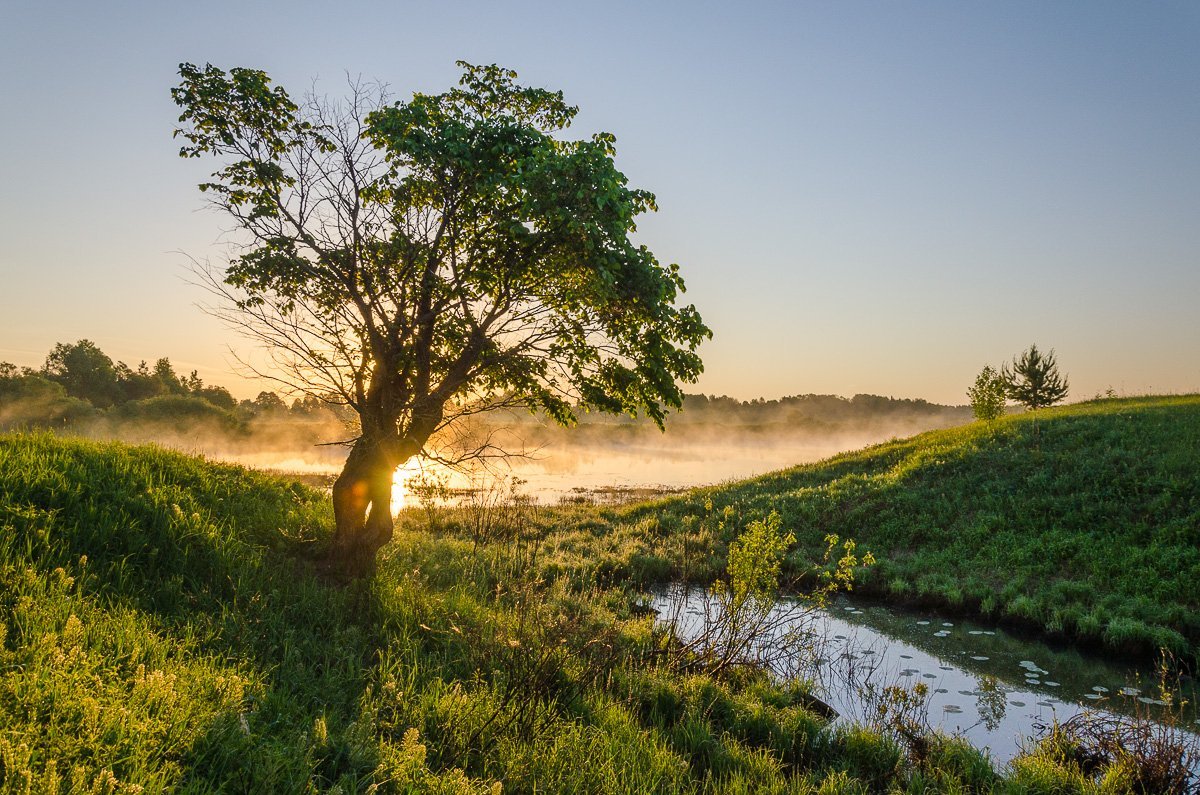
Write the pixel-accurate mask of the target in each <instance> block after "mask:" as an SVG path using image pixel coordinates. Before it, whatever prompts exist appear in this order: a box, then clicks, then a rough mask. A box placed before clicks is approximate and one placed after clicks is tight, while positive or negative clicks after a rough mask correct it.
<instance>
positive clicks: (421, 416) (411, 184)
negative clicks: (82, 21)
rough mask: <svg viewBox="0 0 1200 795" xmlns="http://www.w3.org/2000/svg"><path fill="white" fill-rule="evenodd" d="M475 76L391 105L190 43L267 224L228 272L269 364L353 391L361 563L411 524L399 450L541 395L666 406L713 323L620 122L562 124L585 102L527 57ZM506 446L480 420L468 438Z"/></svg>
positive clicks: (228, 179)
mask: <svg viewBox="0 0 1200 795" xmlns="http://www.w3.org/2000/svg"><path fill="white" fill-rule="evenodd" d="M460 66H461V67H462V68H463V76H462V79H461V80H460V85H459V87H457V88H453V89H451V90H449V91H447V92H445V93H442V94H436V95H426V94H416V95H414V96H413V97H412V99H411V100H410V101H408V102H404V103H396V104H394V105H390V106H385V103H384V101H383V96H382V93H381V92H379V91H375V90H370V89H364V88H363V87H362V86H361V85H352V87H351V88H352V90H351V96H350V98H349V100H348V102H346V103H343V104H340V105H339V104H333V103H330V102H327V101H320V100H316V99H309V100H307V101H305V102H304V103H303V105H298V104H297V103H295V102H293V101H292V99H291V98H290V97H289V96H288V94H287V92H285V91H284V90H283V89H282V88H279V87H272V86H271V84H270V80H269V78H268V77H267V75H266V74H265V73H263V72H261V71H256V70H252V69H232V70H230V71H229V72H228V73H226V72H225V71H223V70H221V69H218V68H216V67H213V66H211V65H209V66H206V67H204V68H203V69H201V68H199V67H196V66H193V65H191V64H183V65H182V66H181V67H180V75H181V77H182V82H181V84H180V85H179V86H178V87H177V88H175V89H173V91H172V95H173V97H174V99H175V101H176V103H177V104H178V105H179V106H180V107H181V108H182V110H183V113H182V115H181V116H180V122H181V123H182V125H183V126H181V127H180V129H178V130H176V135H179V136H182V137H183V139H184V140H185V141H186V142H187V143H186V145H185V146H184V147H183V148H182V149H181V151H180V154H181V155H182V156H184V157H200V156H202V155H212V156H216V157H217V158H219V159H220V160H221V161H222V162H223V164H224V165H223V167H222V168H221V169H220V170H218V171H217V172H215V173H214V175H213V180H212V181H211V182H208V183H205V184H204V185H201V190H203V191H205V192H206V193H207V195H208V196H210V197H211V198H212V199H213V202H214V204H215V205H216V206H217V207H218V208H220V209H222V210H223V211H225V212H227V213H228V214H229V215H230V216H232V217H233V219H234V220H235V221H236V223H237V225H238V226H239V227H240V228H241V230H242V231H243V232H244V233H245V249H244V251H243V253H241V254H240V256H237V257H235V258H234V259H233V260H232V261H231V262H230V263H229V265H228V267H227V268H225V269H224V271H223V272H218V271H210V272H209V275H210V281H209V286H210V287H212V288H213V289H215V290H217V291H218V292H220V293H221V294H222V295H223V296H224V298H226V299H227V301H228V303H226V306H227V307H228V309H227V310H225V311H224V312H223V316H224V317H225V318H226V319H227V320H229V321H230V322H231V323H233V324H235V325H236V326H237V327H238V328H240V330H242V331H243V332H245V333H246V334H248V335H249V336H250V337H252V338H253V339H255V340H257V341H259V342H261V343H264V344H265V345H266V346H267V347H268V348H269V349H270V350H272V351H273V354H274V365H275V367H274V368H273V369H268V368H260V373H262V374H265V375H267V376H269V377H272V378H275V379H276V380H278V381H281V382H282V383H283V384H284V385H285V386H286V387H288V388H289V391H291V392H294V393H299V394H304V395H312V396H315V397H318V398H320V399H321V400H324V401H326V402H329V403H334V404H344V405H348V406H350V407H352V408H353V409H354V411H355V412H357V415H358V418H359V432H358V435H357V436H356V437H355V438H354V439H352V440H349V442H348V444H350V445H351V449H350V453H349V455H348V457H347V460H346V465H345V468H344V469H343V471H342V473H341V475H340V476H339V477H338V479H337V481H336V482H335V484H334V487H333V502H334V512H335V516H336V524H337V529H336V535H335V553H334V555H335V559H336V560H337V561H339V563H340V565H343V566H344V568H345V569H346V570H347V571H350V572H352V573H362V572H366V571H369V570H370V569H371V567H372V566H373V565H374V559H375V554H376V552H377V551H378V549H379V548H380V547H382V545H383V544H385V543H387V541H388V540H389V539H390V538H391V535H392V516H391V505H390V502H391V492H392V476H393V473H394V471H395V469H396V468H397V467H398V466H400V465H401V464H403V463H404V462H405V461H406V460H408V459H409V458H411V457H413V456H417V455H425V456H435V455H437V454H438V453H437V451H436V450H434V449H431V446H430V440H431V439H434V440H436V439H437V438H438V436H439V435H441V434H445V433H446V432H448V431H451V430H452V429H453V428H455V427H458V426H459V424H460V423H459V421H460V420H462V419H464V418H465V417H468V416H470V415H472V414H475V413H478V412H480V411H486V410H489V409H493V408H496V407H499V406H512V405H522V406H526V407H529V408H531V409H539V410H542V411H545V412H546V413H547V414H548V415H549V416H550V417H552V418H553V419H555V420H557V421H558V422H560V423H564V424H570V423H572V422H574V420H575V412H576V411H578V410H579V408H580V407H584V408H597V409H600V410H603V411H610V412H625V413H630V414H637V413H644V414H646V415H647V416H649V417H651V418H652V419H653V420H654V421H655V422H656V423H658V424H659V425H660V426H661V424H662V422H663V419H664V415H665V412H666V410H667V409H669V408H678V407H679V406H680V405H681V402H682V397H683V396H682V393H681V391H680V389H679V387H678V384H677V382H679V381H685V382H686V381H694V380H695V379H696V377H697V376H698V375H699V373H700V372H701V369H702V367H701V362H700V358H699V356H698V355H697V354H696V348H697V346H698V345H699V343H700V342H701V341H702V340H704V339H706V338H708V337H709V336H710V332H709V330H708V329H707V328H706V327H705V325H704V324H703V322H702V321H701V319H700V316H699V314H698V313H697V312H696V310H695V309H694V308H693V307H691V306H682V307H680V306H676V299H677V297H678V295H679V294H680V293H681V292H682V290H683V282H682V280H681V278H680V276H679V273H678V269H677V268H676V267H675V266H674V265H670V266H663V265H661V264H659V262H658V260H657V259H656V258H655V257H654V255H653V254H652V253H651V252H650V251H649V250H648V249H647V248H646V247H645V246H639V245H636V244H634V243H633V242H632V241H631V240H630V237H629V236H630V234H631V233H632V232H633V231H634V230H635V228H636V227H635V224H634V219H635V218H636V216H638V215H639V214H641V213H642V212H645V211H647V210H652V209H655V202H654V197H653V195H652V194H650V193H648V192H646V191H642V190H635V189H631V188H629V187H628V186H627V184H626V178H625V176H624V175H623V174H621V172H619V171H618V170H617V169H616V167H615V165H614V162H613V158H614V155H615V146H614V144H615V138H614V137H613V136H612V135H610V134H607V133H598V134H595V135H593V136H591V138H589V139H585V140H566V139H564V138H562V137H561V133H562V131H564V130H565V129H566V128H567V127H568V126H569V125H570V122H571V120H572V118H573V117H574V116H575V114H576V112H577V109H576V108H574V107H571V106H569V105H567V104H566V103H565V102H564V101H563V97H562V94H561V92H552V91H547V90H544V89H538V88H527V87H523V86H520V85H517V84H516V82H515V78H516V73H515V72H511V71H508V70H505V69H501V68H499V67H497V66H494V65H493V66H472V65H469V64H465V63H460ZM491 452H494V448H493V447H492V445H491V443H490V440H487V439H484V440H480V441H479V442H478V443H477V444H475V445H473V446H472V447H470V448H469V449H466V450H463V451H461V452H460V453H456V454H455V455H456V456H457V457H456V458H454V460H459V459H460V458H461V457H462V456H468V457H469V456H472V455H487V454H490V453H491Z"/></svg>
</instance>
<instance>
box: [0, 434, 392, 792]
mask: <svg viewBox="0 0 1200 795" xmlns="http://www.w3.org/2000/svg"><path fill="white" fill-rule="evenodd" d="M328 511H329V508H328V505H327V499H325V498H323V497H322V495H320V494H318V493H316V492H313V491H310V490H308V489H305V488H303V487H299V486H292V485H290V484H287V483H285V482H282V481H279V480H276V479H272V478H269V477H265V476H262V475H259V474H257V473H253V472H249V471H246V470H243V469H240V468H237V467H231V466H218V465H212V464H208V463H206V462H203V461H200V460H197V459H194V458H190V457H187V456H183V455H179V454H176V453H173V452H169V451H164V450H161V449H158V448H153V447H144V448H129V447H124V446H120V445H101V444H96V443H92V442H83V441H70V440H62V439H56V438H54V437H50V436H46V435H35V436H16V437H0V528H3V532H4V536H5V537H4V538H3V539H2V541H3V543H0V563H5V564H8V565H9V566H10V567H11V566H17V567H18V568H31V569H33V570H34V571H35V572H37V573H38V575H39V576H47V575H48V574H49V573H51V572H52V571H54V570H55V569H57V568H62V569H63V570H64V571H65V572H66V573H67V574H68V575H69V576H70V577H72V578H74V580H75V581H76V582H77V583H78V592H79V593H81V594H83V595H84V596H85V597H87V598H89V599H92V600H94V601H95V602H97V603H98V604H100V605H102V606H103V608H104V609H105V610H108V611H110V612H111V611H114V610H116V611H120V610H129V611H134V612H135V613H137V614H139V615H142V616H144V617H146V618H147V619H148V621H149V623H150V625H151V626H152V627H153V628H154V632H155V634H156V635H158V636H159V637H161V638H164V639H165V640H166V641H167V642H168V643H171V644H173V645H174V646H175V647H176V648H177V650H178V652H177V654H178V655H179V656H181V657H191V658H206V659H209V660H212V661H213V662H214V665H215V666H217V667H223V668H224V669H225V670H237V671H239V672H240V674H242V675H243V676H244V678H245V679H246V680H248V681H249V682H250V683H251V685H250V686H249V687H248V688H247V689H246V692H245V696H244V698H242V699H241V703H239V704H238V705H237V708H236V709H232V710H230V709H225V710H223V711H220V712H219V713H217V714H215V715H214V716H213V718H212V721H211V725H209V727H208V729H207V731H204V732H203V733H202V734H201V735H200V736H199V737H198V738H197V739H195V741H194V742H193V743H192V745H191V748H190V751H188V752H187V753H186V754H185V755H184V757H183V758H182V759H178V760H175V762H176V763H177V765H178V768H177V769H179V770H181V771H182V774H183V775H182V781H181V782H177V783H178V784H180V785H181V786H182V787H183V789H184V790H185V791H210V790H227V791H263V792H265V791H278V792H283V791H300V790H302V789H304V788H305V787H307V786H310V785H311V784H316V785H318V786H329V785H332V784H333V783H334V782H337V781H339V780H341V781H343V782H345V781H347V780H350V781H355V780H369V776H370V774H371V772H372V771H373V770H374V769H375V767H376V766H377V764H378V760H377V759H376V758H375V751H374V748H375V746H374V745H373V744H371V743H365V742H361V743H360V742H355V741H354V733H353V732H352V731H350V730H349V729H350V728H351V727H352V726H353V724H354V722H355V721H356V719H357V718H358V713H359V704H360V701H361V698H362V694H363V691H364V689H365V688H366V686H367V682H368V680H369V678H370V675H371V667H372V665H373V664H374V661H375V659H376V657H377V655H378V652H379V648H380V635H379V631H378V624H379V621H378V604H377V600H376V598H375V595H374V594H373V592H372V590H371V586H370V584H369V583H357V584H352V585H350V586H347V587H344V588H339V587H332V586H329V585H327V584H326V583H324V582H323V581H322V580H321V579H320V578H318V577H317V576H316V575H315V573H314V571H313V567H312V566H311V565H310V564H309V563H307V562H305V560H304V557H305V556H304V555H303V554H301V552H302V550H304V549H306V548H308V547H311V545H312V544H313V542H314V540H316V539H318V538H320V537H321V536H322V535H323V534H324V533H325V528H328V527H329V526H330V525H331V521H330V516H329V513H328ZM3 558H8V560H3ZM135 643H136V639H135ZM118 766H119V765H118Z"/></svg>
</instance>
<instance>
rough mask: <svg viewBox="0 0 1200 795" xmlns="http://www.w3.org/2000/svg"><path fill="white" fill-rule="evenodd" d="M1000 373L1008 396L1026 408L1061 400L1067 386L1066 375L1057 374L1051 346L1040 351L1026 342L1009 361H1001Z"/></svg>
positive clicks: (1038, 406)
mask: <svg viewBox="0 0 1200 795" xmlns="http://www.w3.org/2000/svg"><path fill="white" fill-rule="evenodd" d="M1001 376H1002V377H1003V378H1004V383H1005V385H1006V387H1007V389H1008V396H1009V398H1011V399H1012V400H1015V401H1017V402H1018V403H1020V404H1022V405H1023V406H1025V407H1026V408H1029V409H1040V408H1044V407H1046V406H1052V405H1054V404H1055V403H1058V402H1060V401H1062V400H1063V399H1064V398H1066V396H1067V390H1068V388H1069V384H1068V383H1067V379H1066V377H1065V376H1061V375H1059V372H1058V364H1057V362H1055V360H1054V350H1053V349H1051V350H1050V353H1048V354H1043V353H1042V352H1041V351H1039V350H1038V348H1037V346H1036V345H1030V346H1029V349H1028V350H1027V351H1025V352H1024V353H1022V354H1021V355H1020V356H1017V357H1014V358H1013V360H1012V363H1011V364H1006V365H1004V368H1003V370H1002V371H1001Z"/></svg>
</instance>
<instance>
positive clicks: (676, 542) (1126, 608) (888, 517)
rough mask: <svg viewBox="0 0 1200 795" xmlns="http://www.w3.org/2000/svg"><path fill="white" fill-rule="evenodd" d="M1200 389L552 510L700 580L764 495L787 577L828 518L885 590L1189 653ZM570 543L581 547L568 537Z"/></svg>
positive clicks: (621, 554)
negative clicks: (783, 540) (646, 496)
mask: <svg viewBox="0 0 1200 795" xmlns="http://www.w3.org/2000/svg"><path fill="white" fill-rule="evenodd" d="M1198 450H1200V396H1195V395H1190V396H1174V397H1147V398H1131V399H1116V400H1098V401H1091V402H1088V403H1080V404H1075V405H1071V406H1064V407H1059V408H1054V409H1046V410H1042V411H1039V412H1036V413H1031V414H1017V415H1010V416H1008V417H1004V418H1002V419H1000V420H997V421H996V422H994V423H980V422H976V423H972V424H970V425H965V426H962V427H959V428H951V429H947V430H940V431H931V432H928V433H923V434H920V435H918V436H914V437H911V438H908V439H901V440H897V441H893V442H889V443H886V444H882V445H877V446H874V447H868V448H865V449H864V450H860V451H856V452H852V453H846V454H843V455H839V456H835V457H834V458H831V459H828V460H826V461H822V462H819V463H816V464H810V465H805V466H800V467H795V468H792V469H787V470H783V471H780V472H776V473H772V474H769V475H765V476H763V477H760V478H753V479H750V480H745V481H738V482H734V483H730V484H726V485H722V486H717V487H713V488H707V489H698V490H695V491H692V492H689V493H686V494H682V495H679V496H675V497H672V498H668V499H665V500H661V501H655V502H648V503H644V504H639V505H634V506H627V507H624V508H618V509H613V510H608V511H603V512H600V513H595V512H585V513H573V514H571V513H567V512H560V513H552V514H551V516H552V517H553V518H552V519H551V520H550V522H551V523H552V524H554V525H555V526H556V527H559V528H572V527H573V528H575V531H576V536H575V540H570V539H571V534H570V533H569V532H565V531H563V532H560V533H559V534H558V537H559V538H560V539H562V540H563V546H562V549H563V551H564V552H565V553H566V554H567V555H570V554H572V552H573V550H574V549H575V548H576V547H580V548H588V543H587V539H588V537H597V538H599V537H603V538H605V539H618V540H616V541H609V542H606V543H604V544H601V547H602V553H603V558H604V560H603V561H602V563H601V564H600V565H601V568H602V569H604V568H607V569H608V570H611V571H612V573H613V575H614V576H628V577H631V578H632V579H634V580H635V581H645V582H653V581H665V580H670V579H678V578H680V577H682V576H684V575H687V576H689V577H690V578H692V579H695V580H699V581H707V580H711V579H712V578H713V577H714V576H716V574H717V573H718V572H720V571H721V569H722V567H723V565H724V552H725V549H726V548H727V545H728V543H729V542H730V541H731V540H732V538H733V537H734V536H735V534H736V532H737V531H738V530H739V529H740V527H741V526H743V525H744V523H745V522H747V521H750V520H752V519H754V518H756V517H761V516H764V515H766V514H767V513H768V512H770V511H772V510H774V511H778V512H779V513H780V514H781V515H782V517H783V520H784V524H785V526H787V527H788V528H790V529H792V530H793V531H794V532H795V533H796V537H797V546H796V548H795V551H794V552H793V555H792V557H791V558H790V559H789V564H790V565H789V567H788V571H789V573H790V574H791V575H792V576H793V577H795V578H798V579H799V580H800V581H801V582H800V586H801V587H802V586H803V579H804V577H805V575H806V572H807V570H808V567H809V561H811V560H813V559H814V558H815V557H817V556H818V555H819V553H820V551H821V549H822V548H823V545H824V539H825V536H826V535H828V534H830V533H833V534H837V535H839V536H841V537H842V538H853V539H855V540H856V541H857V542H858V544H859V548H860V550H870V551H871V552H873V553H874V555H875V556H876V558H877V559H878V561H879V563H878V565H876V566H874V567H872V568H871V569H869V570H867V571H865V572H863V573H862V574H861V576H860V577H859V580H858V582H857V583H856V588H857V589H858V590H860V591H861V592H864V593H867V594H872V595H875V596H877V597H880V598H884V599H886V600H887V601H888V602H890V603H897V604H908V605H913V606H923V607H938V608H940V609H945V610H952V611H957V612H958V613H959V614H961V615H972V616H979V617H982V618H985V619H987V620H991V621H995V622H999V623H1004V624H1007V625H1010V626H1018V627H1022V628H1025V629H1032V630H1036V631H1037V632H1039V633H1041V634H1042V635H1045V636H1049V637H1052V638H1059V639H1064V640H1070V641H1072V642H1077V643H1080V644H1085V645H1087V646H1089V647H1093V648H1101V649H1104V650H1106V651H1107V652H1109V653H1118V654H1123V655H1127V656H1130V657H1133V658H1138V659H1142V660H1149V659H1152V658H1153V657H1154V656H1155V655H1156V653H1157V651H1158V650H1159V649H1161V648H1165V649H1168V650H1169V651H1171V652H1172V653H1174V654H1175V655H1176V656H1177V657H1179V658H1180V659H1182V660H1185V661H1188V662H1189V663H1190V664H1192V665H1195V663H1196V661H1197V655H1198V652H1200V465H1198V464H1200V458H1198V453H1197V451H1198ZM581 545H582V546H581Z"/></svg>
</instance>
